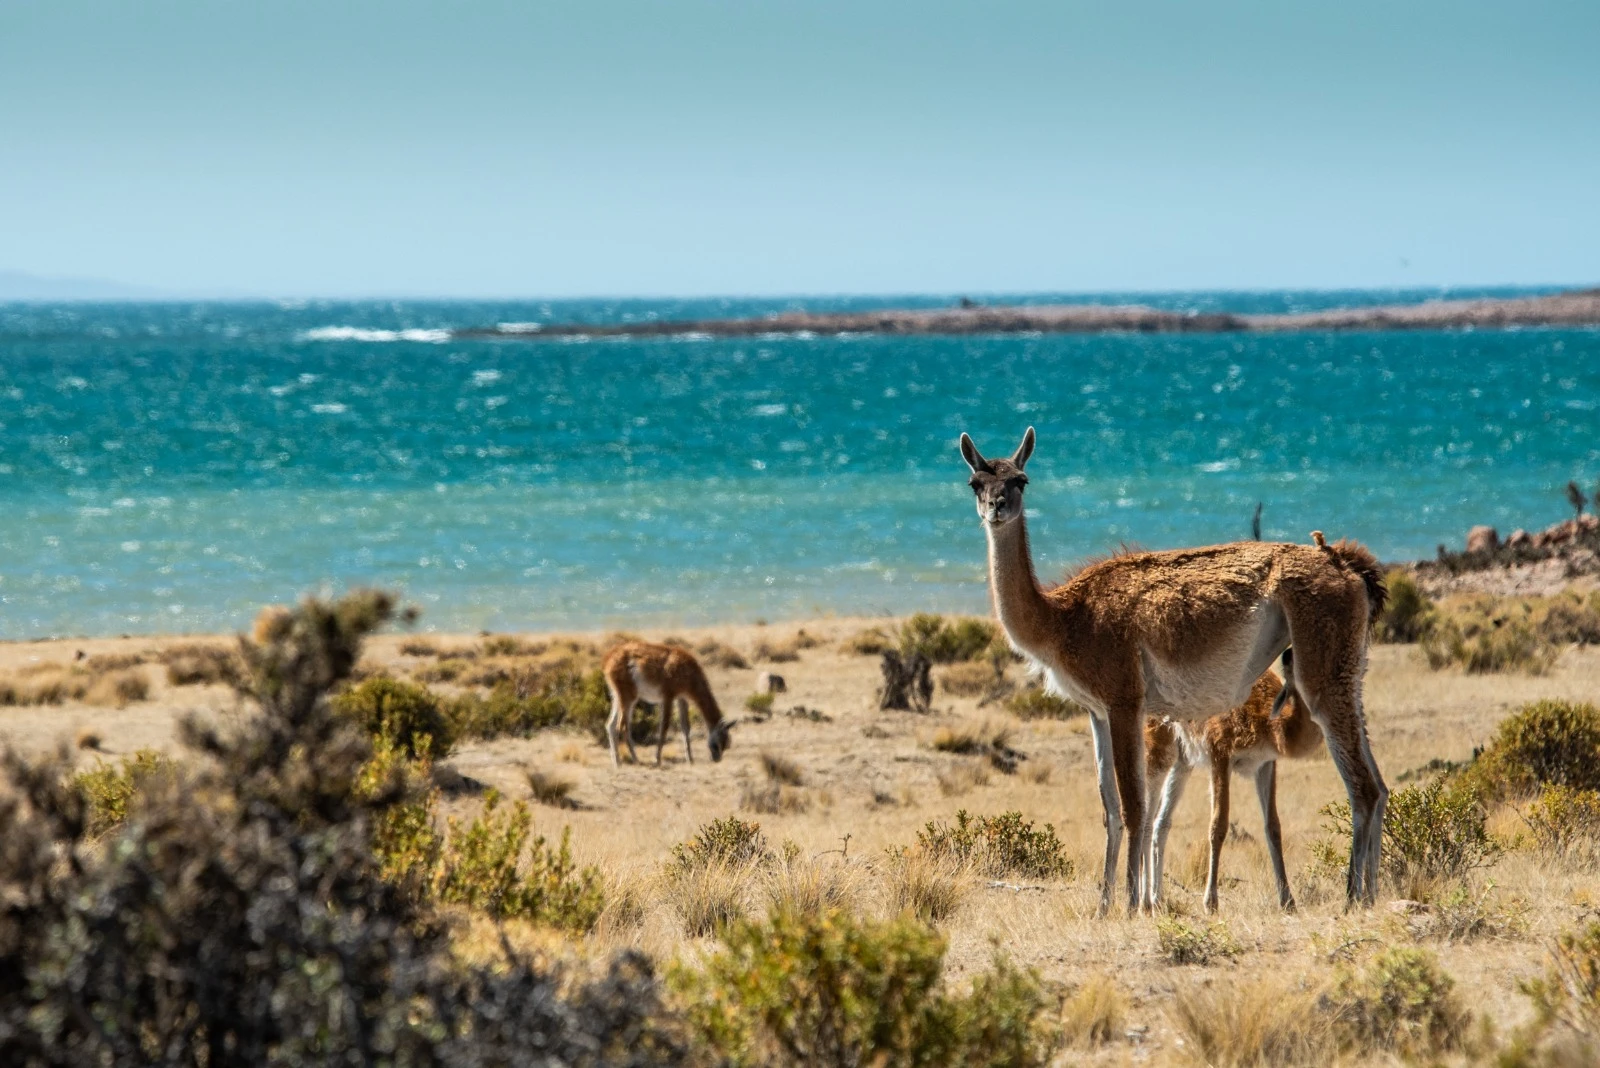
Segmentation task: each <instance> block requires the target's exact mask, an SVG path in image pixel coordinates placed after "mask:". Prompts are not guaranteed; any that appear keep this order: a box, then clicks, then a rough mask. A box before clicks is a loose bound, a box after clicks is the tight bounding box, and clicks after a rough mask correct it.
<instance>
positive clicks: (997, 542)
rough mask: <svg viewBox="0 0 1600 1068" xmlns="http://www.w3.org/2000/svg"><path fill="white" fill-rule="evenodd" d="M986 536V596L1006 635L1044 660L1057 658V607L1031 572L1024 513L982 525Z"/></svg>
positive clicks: (1023, 650)
mask: <svg viewBox="0 0 1600 1068" xmlns="http://www.w3.org/2000/svg"><path fill="white" fill-rule="evenodd" d="M984 532H985V533H986V534H987V535H988V537H989V596H990V599H991V600H992V601H993V602H994V611H995V615H997V616H999V617H1000V626H1001V627H1003V628H1005V632H1006V637H1007V638H1009V639H1010V640H1011V643H1012V644H1013V645H1015V646H1016V647H1017V648H1018V649H1020V650H1022V652H1024V653H1026V654H1027V655H1029V656H1031V657H1033V658H1034V659H1036V660H1040V661H1043V662H1044V663H1052V662H1054V660H1055V659H1056V657H1055V653H1056V650H1055V648H1054V644H1055V642H1054V639H1055V638H1056V637H1058V631H1057V628H1056V627H1055V625H1054V624H1055V621H1056V615H1057V612H1056V608H1055V606H1054V605H1052V604H1051V603H1050V602H1049V601H1048V600H1046V599H1045V596H1044V591H1043V590H1041V589H1040V588H1039V580H1038V579H1037V578H1036V577H1035V576H1034V573H1033V554H1032V553H1031V552H1030V551H1029V548H1028V521H1027V519H1026V518H1025V517H1023V516H1020V515H1019V516H1017V518H1016V519H1014V520H1012V521H1011V522H1009V523H1005V524H1003V525H1001V526H995V525H993V524H991V523H985V524H984Z"/></svg>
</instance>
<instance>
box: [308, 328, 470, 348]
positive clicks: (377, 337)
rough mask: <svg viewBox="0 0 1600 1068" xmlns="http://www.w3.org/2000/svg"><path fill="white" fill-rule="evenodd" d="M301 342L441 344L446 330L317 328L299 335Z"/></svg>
mask: <svg viewBox="0 0 1600 1068" xmlns="http://www.w3.org/2000/svg"><path fill="white" fill-rule="evenodd" d="M300 340H301V341H421V342H427V343H430V344H434V345H437V344H441V343H443V342H446V341H449V340H450V331H448V330H371V329H368V328H366V327H362V326H319V327H316V328H315V329H312V330H306V331H304V332H303V333H301V335H300Z"/></svg>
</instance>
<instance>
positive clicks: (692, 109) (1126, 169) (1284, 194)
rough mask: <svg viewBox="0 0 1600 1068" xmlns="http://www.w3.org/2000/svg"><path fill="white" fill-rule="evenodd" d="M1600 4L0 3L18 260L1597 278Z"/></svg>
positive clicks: (758, 277) (5, 142) (318, 266)
mask: <svg viewBox="0 0 1600 1068" xmlns="http://www.w3.org/2000/svg"><path fill="white" fill-rule="evenodd" d="M1597 55H1600V4H1597V3H1594V2H1593V0H1570V2H1564V3H1537V2H1532V3H1529V2H1523V3H1518V4H1509V3H1483V2H1476V0H1456V2H1451V3H1406V2H1392V0H1391V2H1386V3H1370V2H1361V3H1349V2H1341V3H1337V4H1330V3H1308V2H1298V0H1271V2H1240V0H1220V2H1216V3H1205V4H1201V3H1141V2H1131V3H1115V4H1112V3H1065V2H1032V3H1000V2H992V3H941V2H933V0H919V2H915V3H913V2H904V3H886V2H872V0H841V2H813V3H780V2H762V0H739V2H734V0H679V2H670V3H669V2H647V0H575V2H571V3H562V4H546V3H527V2H503V3H488V2H471V0H465V2H459V3H444V2H434V3H419V2H411V0H317V2H309V0H273V2H270V3H268V2H264V0H260V2H252V3H243V2H224V0H211V2H197V0H141V2H129V0H99V2H91V0H0V269H7V268H9V269H14V270H26V271H30V272H34V273H37V274H45V275H84V276H96V277H104V278H113V279H117V280H119V281H122V282H125V283H129V284H133V285H139V286H146V287H154V288H158V289H161V290H164V291H169V292H185V293H213V292H219V291H228V292H235V293H250V294H263V295H285V296H287V295H330V296H331V295H369V294H381V295H438V296H466V295H478V296H562V295H589V294H607V295H609V294H640V295H653V294H682V295H693V294H710V293H723V294H738V293H806V292H883V293H893V292H910V291H937V292H975V293H981V292H990V291H1018V290H1032V291H1039V290H1105V289H1126V288H1135V289H1170V288H1263V287H1288V286H1310V287H1317V286H1373V285H1415V284H1451V283H1461V284H1474V283H1478V284H1493V283H1576V282H1596V281H1600V195H1597V190H1600V61H1597V59H1596V56H1597Z"/></svg>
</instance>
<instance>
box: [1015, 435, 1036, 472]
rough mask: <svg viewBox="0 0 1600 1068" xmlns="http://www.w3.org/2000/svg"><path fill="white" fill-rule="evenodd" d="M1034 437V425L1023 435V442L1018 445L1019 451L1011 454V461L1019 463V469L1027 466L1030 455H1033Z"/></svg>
mask: <svg viewBox="0 0 1600 1068" xmlns="http://www.w3.org/2000/svg"><path fill="white" fill-rule="evenodd" d="M1033 438H1034V434H1033V427H1031V426H1030V427H1029V428H1028V432H1027V433H1026V434H1024V435H1022V444H1021V445H1018V446H1017V451H1016V452H1015V453H1013V454H1012V455H1011V462H1012V463H1014V464H1016V465H1017V469H1018V470H1021V469H1022V468H1023V467H1024V466H1026V465H1027V463H1028V457H1030V456H1032V455H1033Z"/></svg>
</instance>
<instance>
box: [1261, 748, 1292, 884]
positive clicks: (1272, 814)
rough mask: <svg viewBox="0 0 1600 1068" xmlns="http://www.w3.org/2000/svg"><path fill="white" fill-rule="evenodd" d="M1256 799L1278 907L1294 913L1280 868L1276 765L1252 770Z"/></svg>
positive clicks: (1271, 763) (1286, 876)
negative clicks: (1259, 808)
mask: <svg viewBox="0 0 1600 1068" xmlns="http://www.w3.org/2000/svg"><path fill="white" fill-rule="evenodd" d="M1256 799H1257V800H1258V801H1260V802H1261V824H1262V827H1263V829H1264V830H1265V832H1266V836H1267V856H1269V857H1271V858H1272V877H1273V878H1274V879H1276V880H1277V882H1278V904H1279V905H1280V906H1281V907H1282V908H1283V909H1284V911H1286V912H1293V911H1294V894H1293V892H1291V891H1290V889H1289V873H1288V871H1287V870H1286V869H1285V868H1284V866H1283V827H1282V825H1281V824H1279V822H1278V762H1277V761H1276V760H1269V761H1267V762H1266V763H1264V764H1262V765H1261V766H1260V767H1258V768H1256Z"/></svg>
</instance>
